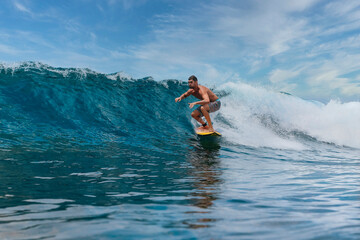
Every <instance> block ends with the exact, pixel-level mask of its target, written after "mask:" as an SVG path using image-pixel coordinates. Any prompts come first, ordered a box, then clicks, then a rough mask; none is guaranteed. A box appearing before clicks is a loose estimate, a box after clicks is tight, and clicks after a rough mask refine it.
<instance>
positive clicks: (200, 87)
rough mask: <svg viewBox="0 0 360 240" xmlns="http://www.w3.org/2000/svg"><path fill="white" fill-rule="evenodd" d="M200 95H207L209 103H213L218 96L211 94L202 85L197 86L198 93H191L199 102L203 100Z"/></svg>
mask: <svg viewBox="0 0 360 240" xmlns="http://www.w3.org/2000/svg"><path fill="white" fill-rule="evenodd" d="M201 93H207V94H208V96H209V100H210V102H215V101H216V100H217V99H219V98H218V96H216V95H215V93H213V92H212V91H211V90H210V89H208V88H207V87H205V86H202V85H199V91H195V92H193V93H192V95H193V96H194V97H196V98H198V99H200V100H203V97H202V95H201Z"/></svg>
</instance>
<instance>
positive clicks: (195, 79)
mask: <svg viewBox="0 0 360 240" xmlns="http://www.w3.org/2000/svg"><path fill="white" fill-rule="evenodd" d="M188 80H194V81H195V82H197V78H196V77H195V75H191V76H190V77H189V79H188Z"/></svg>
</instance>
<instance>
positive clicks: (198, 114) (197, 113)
mask: <svg viewBox="0 0 360 240" xmlns="http://www.w3.org/2000/svg"><path fill="white" fill-rule="evenodd" d="M191 116H192V117H193V118H198V117H199V116H200V113H199V111H198V110H195V111H193V112H192V113H191Z"/></svg>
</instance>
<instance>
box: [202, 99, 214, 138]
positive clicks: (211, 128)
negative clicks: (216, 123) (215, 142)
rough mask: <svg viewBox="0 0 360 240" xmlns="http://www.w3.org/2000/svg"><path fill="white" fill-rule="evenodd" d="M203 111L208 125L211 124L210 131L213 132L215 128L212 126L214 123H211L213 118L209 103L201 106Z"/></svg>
mask: <svg viewBox="0 0 360 240" xmlns="http://www.w3.org/2000/svg"><path fill="white" fill-rule="evenodd" d="M200 109H201V112H202V114H203V115H204V117H205V119H206V121H207V123H208V125H209V128H208V129H209V132H213V131H214V128H213V126H212V123H211V119H210V114H209V111H210V107H209V104H206V105H203V106H201V108H200Z"/></svg>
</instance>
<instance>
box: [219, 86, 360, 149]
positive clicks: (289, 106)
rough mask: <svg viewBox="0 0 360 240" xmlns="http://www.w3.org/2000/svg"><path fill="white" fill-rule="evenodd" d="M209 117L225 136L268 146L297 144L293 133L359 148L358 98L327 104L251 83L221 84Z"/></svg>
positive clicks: (300, 143) (300, 144)
mask: <svg viewBox="0 0 360 240" xmlns="http://www.w3.org/2000/svg"><path fill="white" fill-rule="evenodd" d="M217 90H220V91H225V92H226V93H229V94H228V95H226V96H224V97H223V98H222V99H221V101H222V108H221V111H220V112H219V113H218V115H217V116H216V117H215V118H214V122H215V124H216V125H218V127H219V128H221V131H222V132H223V133H224V135H225V136H226V138H228V139H229V140H230V141H233V142H236V143H239V144H244V145H250V146H256V147H257V146H265V147H274V148H286V149H288V148H290V149H303V148H306V144H305V145H304V141H303V140H301V139H299V136H298V134H296V133H301V134H302V135H305V136H306V135H307V136H309V137H311V138H315V139H316V140H318V141H323V142H328V143H334V144H337V145H345V146H350V147H355V148H360V137H359V136H360V124H359V123H360V102H348V103H341V102H339V101H334V100H331V101H330V102H328V103H327V104H323V103H320V102H316V101H306V100H303V99H301V98H298V97H295V96H291V95H287V94H283V93H278V92H274V91H270V90H267V89H264V88H261V87H254V86H251V85H248V84H245V83H233V82H230V83H226V84H224V85H222V86H220V87H219V88H217Z"/></svg>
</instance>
